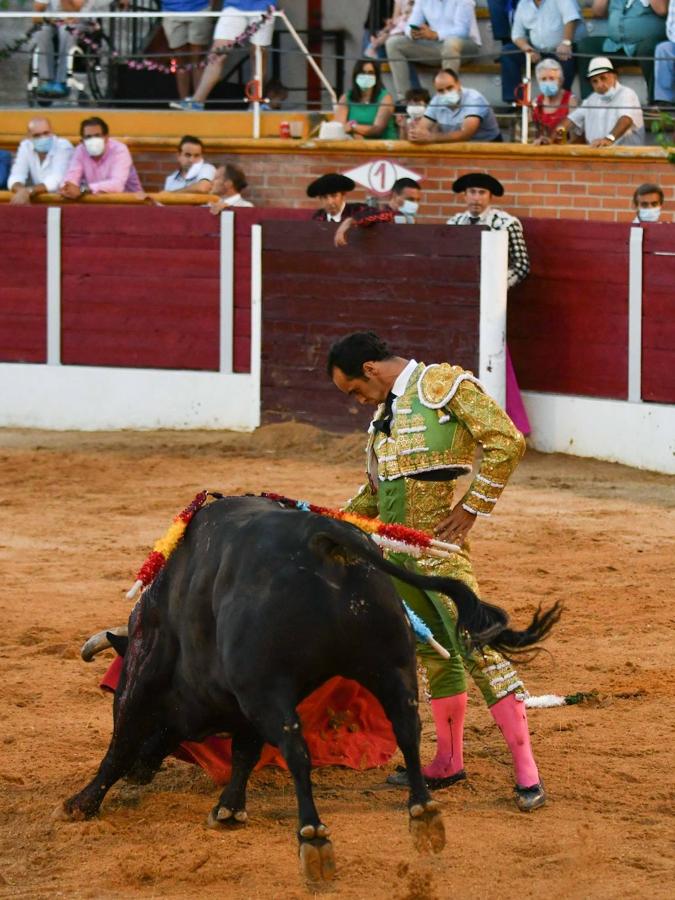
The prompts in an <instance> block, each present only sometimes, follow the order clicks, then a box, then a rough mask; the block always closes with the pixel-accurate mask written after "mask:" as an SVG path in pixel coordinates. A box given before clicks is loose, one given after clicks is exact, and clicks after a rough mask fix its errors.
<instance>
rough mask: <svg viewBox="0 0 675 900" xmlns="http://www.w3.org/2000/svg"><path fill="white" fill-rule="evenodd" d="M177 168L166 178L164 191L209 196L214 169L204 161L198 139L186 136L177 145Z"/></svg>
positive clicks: (202, 148)
mask: <svg viewBox="0 0 675 900" xmlns="http://www.w3.org/2000/svg"><path fill="white" fill-rule="evenodd" d="M177 159H178V168H177V169H176V171H175V172H173V173H172V174H171V175H168V176H167V179H166V181H165V182H164V190H165V191H171V192H172V193H184V194H210V193H211V188H212V187H213V179H214V178H215V175H216V168H215V166H212V165H211V163H207V162H206V160H205V159H204V145H203V144H202V142H201V141H200V140H199V138H196V137H193V136H192V135H191V134H186V135H185V137H183V138H181V141H180V144H179V145H178V153H177Z"/></svg>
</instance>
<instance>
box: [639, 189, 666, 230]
mask: <svg viewBox="0 0 675 900" xmlns="http://www.w3.org/2000/svg"><path fill="white" fill-rule="evenodd" d="M663 200H664V197H663V188H661V187H659V185H658V184H650V183H646V184H641V185H640V187H638V188H636V189H635V193H634V194H633V206H634V207H635V211H636V215H635V218H634V219H633V222H635V223H636V224H642V223H643V222H658V221H659V219H660V218H661V212H662V210H663Z"/></svg>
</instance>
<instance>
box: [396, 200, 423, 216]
mask: <svg viewBox="0 0 675 900" xmlns="http://www.w3.org/2000/svg"><path fill="white" fill-rule="evenodd" d="M419 208H420V205H419V203H416V202H415V201H414V200H404V201H403V203H402V204H401V205H400V206H399V212H402V213H403V215H404V216H416V215H417V210H418V209H419Z"/></svg>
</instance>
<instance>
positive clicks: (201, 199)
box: [0, 191, 220, 206]
mask: <svg viewBox="0 0 675 900" xmlns="http://www.w3.org/2000/svg"><path fill="white" fill-rule="evenodd" d="M13 196H14V195H13V194H12V192H11V191H0V203H9V201H10V200H11V199H12V197H13ZM146 198H148V199H146ZM218 200H220V197H218V196H216V195H215V194H183V193H176V192H171V191H158V192H157V193H154V194H150V193H146V194H145V195H143V194H82V196H81V197H79V198H78V199H77V200H66V199H65V198H64V197H62V196H61V195H60V194H38V195H37V196H36V197H33V198H32V201H31V202H32V203H41V204H45V205H58V206H75V205H76V204H78V203H89V204H91V203H94V204H96V203H98V204H102V205H115V206H144V205H147V204H148V203H153V202H154V203H157V204H159V205H161V206H206V205H207V204H209V203H215V202H216V201H218Z"/></svg>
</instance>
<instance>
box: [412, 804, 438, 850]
mask: <svg viewBox="0 0 675 900" xmlns="http://www.w3.org/2000/svg"><path fill="white" fill-rule="evenodd" d="M410 833H411V835H412V838H413V843H414V844H415V849H416V850H417V852H418V853H440V852H441V850H442V849H443V847H445V825H444V824H443V817H442V816H441V808H440V804H439V803H437V802H436V801H435V800H429V801H428V802H427V803H415V804H414V805H413V806H411V807H410Z"/></svg>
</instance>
